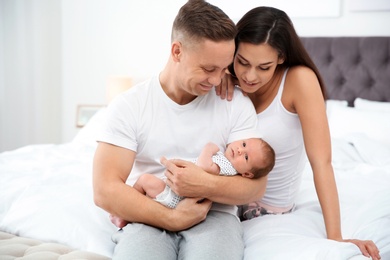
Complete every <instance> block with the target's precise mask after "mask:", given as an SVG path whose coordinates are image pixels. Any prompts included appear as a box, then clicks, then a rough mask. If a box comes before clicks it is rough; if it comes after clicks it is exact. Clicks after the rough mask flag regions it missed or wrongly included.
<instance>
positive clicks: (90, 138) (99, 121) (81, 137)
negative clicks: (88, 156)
mask: <svg viewBox="0 0 390 260" xmlns="http://www.w3.org/2000/svg"><path fill="white" fill-rule="evenodd" d="M106 118H107V108H106V107H103V108H101V109H99V111H97V112H96V113H95V114H94V115H93V116H92V117H91V119H89V121H88V123H87V124H86V125H85V126H84V127H83V128H81V129H80V131H79V132H78V133H77V135H76V136H75V137H74V138H73V141H72V142H76V143H81V144H84V145H89V146H96V145H97V142H96V139H97V135H98V133H99V131H101V130H102V126H103V124H104V122H105V121H106Z"/></svg>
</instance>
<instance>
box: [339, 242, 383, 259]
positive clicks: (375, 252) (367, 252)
mask: <svg viewBox="0 0 390 260" xmlns="http://www.w3.org/2000/svg"><path fill="white" fill-rule="evenodd" d="M342 242H350V243H353V244H355V245H356V246H357V247H359V249H360V251H361V252H362V254H363V255H364V256H366V257H371V258H372V260H380V259H381V256H380V254H379V249H378V247H377V246H376V245H375V243H374V242H372V241H371V240H359V239H344V240H342Z"/></svg>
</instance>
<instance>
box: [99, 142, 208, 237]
mask: <svg viewBox="0 0 390 260" xmlns="http://www.w3.org/2000/svg"><path fill="white" fill-rule="evenodd" d="M134 160H135V152H133V151H130V150H128V149H125V148H121V147H118V146H114V145H111V144H107V143H99V144H98V147H97V149H96V153H95V157H94V162H93V190H94V201H95V204H96V205H97V206H99V207H101V208H103V209H104V210H106V211H108V212H109V213H111V214H113V215H115V216H118V217H120V218H122V219H125V220H127V221H129V222H140V223H145V224H148V225H151V226H155V227H159V228H163V229H167V230H170V231H178V230H183V229H186V228H189V227H191V226H193V225H195V224H198V223H199V222H201V221H202V220H204V219H205V218H206V215H207V212H208V211H209V209H210V207H211V202H210V201H208V200H205V201H203V202H202V203H197V201H198V200H199V198H194V199H185V200H183V201H182V202H180V203H179V205H178V207H177V208H176V209H169V208H167V207H165V206H163V205H161V204H159V203H157V202H155V201H154V200H152V199H150V198H148V197H147V196H145V195H143V194H141V193H139V192H138V191H137V190H135V189H134V188H133V187H131V186H129V185H127V184H126V180H127V177H128V176H129V174H130V172H131V169H132V166H133V163H134ZM156 216H158V217H156Z"/></svg>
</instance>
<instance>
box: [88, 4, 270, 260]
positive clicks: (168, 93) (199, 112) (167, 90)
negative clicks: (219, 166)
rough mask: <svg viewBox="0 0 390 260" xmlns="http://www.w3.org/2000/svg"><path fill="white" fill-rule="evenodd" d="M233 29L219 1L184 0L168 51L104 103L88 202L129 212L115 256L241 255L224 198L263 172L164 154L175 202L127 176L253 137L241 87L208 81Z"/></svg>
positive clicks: (229, 200)
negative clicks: (220, 88)
mask: <svg viewBox="0 0 390 260" xmlns="http://www.w3.org/2000/svg"><path fill="white" fill-rule="evenodd" d="M235 34H236V28H235V25H234V23H233V22H232V21H231V20H230V19H229V18H228V17H227V15H226V14H225V13H223V12H222V11H221V10H220V9H219V8H217V7H215V6H213V5H210V4H208V3H206V2H205V1H203V0H190V1H188V2H187V3H186V4H185V5H184V6H183V7H182V8H181V9H180V11H179V13H178V15H177V16H176V19H175V21H174V24H173V28H172V39H171V52H170V57H169V59H168V62H167V64H166V66H165V68H164V69H163V71H162V72H161V73H160V75H159V77H154V78H151V79H150V80H148V81H145V82H143V83H140V84H138V85H137V86H134V87H132V88H131V89H130V90H129V91H127V92H125V93H124V94H122V95H121V96H119V97H118V98H117V99H116V100H115V101H114V102H112V103H111V104H110V106H109V109H108V120H107V123H106V126H105V128H104V129H103V132H102V134H101V136H100V137H99V139H98V141H99V144H98V147H97V150H96V154H95V158H94V169H93V185H94V200H95V203H96V204H97V205H98V206H99V207H101V208H103V209H105V210H106V211H108V212H110V213H111V214H113V215H116V216H119V217H121V218H123V219H125V220H127V221H129V222H130V224H128V225H127V226H126V227H124V228H123V229H122V230H119V231H118V232H117V233H116V234H114V235H113V240H114V242H116V243H117V245H116V248H115V252H114V259H210V258H213V259H242V257H243V250H244V245H243V241H242V228H241V225H240V223H239V221H238V218H237V217H236V215H235V213H236V207H235V206H232V205H236V204H244V203H247V202H249V201H253V200H255V199H257V198H259V197H260V196H261V195H262V194H263V193H264V190H265V179H264V178H261V179H260V180H250V179H247V178H242V177H234V176H233V177H223V176H216V175H212V174H208V173H206V172H204V171H203V170H201V169H200V168H199V167H197V166H195V165H194V164H192V163H186V162H184V161H180V162H182V163H183V164H184V165H183V167H178V166H176V165H174V164H173V163H172V162H169V161H168V160H166V159H163V160H162V161H163V163H164V164H165V165H167V167H169V170H170V171H169V172H168V171H167V174H169V176H168V180H167V183H168V184H170V185H171V186H172V189H173V190H174V191H175V192H177V194H178V195H181V196H189V197H191V198H186V199H184V200H183V201H181V202H180V203H179V204H178V206H177V207H176V208H175V209H170V208H167V207H164V206H162V205H161V204H159V203H157V202H155V201H154V200H152V199H150V198H148V197H146V196H145V195H144V194H141V193H139V192H138V191H136V190H135V189H134V188H132V187H131V186H130V185H133V184H134V182H135V181H136V180H137V178H138V177H139V176H140V175H141V174H143V173H151V174H156V175H157V176H159V177H161V178H163V177H164V170H165V168H164V166H163V165H161V163H160V162H159V158H160V157H161V156H165V157H167V158H182V159H186V160H189V159H192V158H195V157H196V156H197V155H198V154H199V153H200V151H201V149H202V147H203V146H204V145H205V144H206V143H208V142H214V143H216V144H218V146H219V147H220V148H224V147H226V144H227V143H230V142H232V141H235V140H239V139H245V138H251V137H258V136H257V130H256V124H257V119H256V113H255V110H254V108H253V105H252V103H251V102H250V100H249V99H248V98H247V97H244V96H243V95H242V94H241V92H240V91H236V93H235V94H234V95H235V98H234V100H233V101H231V102H228V101H226V100H221V99H220V98H219V97H218V96H217V95H216V93H215V91H211V90H212V89H213V88H214V86H215V85H219V84H220V82H221V78H222V77H223V76H224V74H225V69H226V68H227V66H228V65H229V64H230V63H231V62H232V60H233V55H234V48H235V47H234V37H235ZM232 153H234V151H232ZM236 156H245V155H241V154H238V153H237V154H236ZM174 168H179V171H177V169H174ZM180 169H182V170H183V171H182V172H180ZM174 172H176V173H177V174H173V173H174ZM188 172H191V174H188ZM126 183H127V184H129V185H127V184H126ZM183 184H185V186H186V187H183ZM194 194H196V195H197V196H194ZM212 201H213V202H214V203H213V205H212ZM221 203H223V204H221ZM210 208H211V210H210Z"/></svg>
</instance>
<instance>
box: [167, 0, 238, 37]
mask: <svg viewBox="0 0 390 260" xmlns="http://www.w3.org/2000/svg"><path fill="white" fill-rule="evenodd" d="M236 33H237V29H236V26H235V24H234V22H233V21H232V20H231V19H230V18H229V16H227V15H226V14H225V13H224V12H223V11H222V10H221V9H219V8H218V7H216V6H214V5H212V4H210V3H207V2H206V1H204V0H189V1H188V2H187V3H186V4H185V5H183V6H182V7H181V8H180V10H179V13H178V14H177V16H176V18H175V20H174V22H173V27H172V35H171V40H172V41H174V40H180V41H185V40H188V41H195V42H198V41H200V40H204V39H208V40H211V41H214V42H220V41H228V40H234V38H235V36H236Z"/></svg>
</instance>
